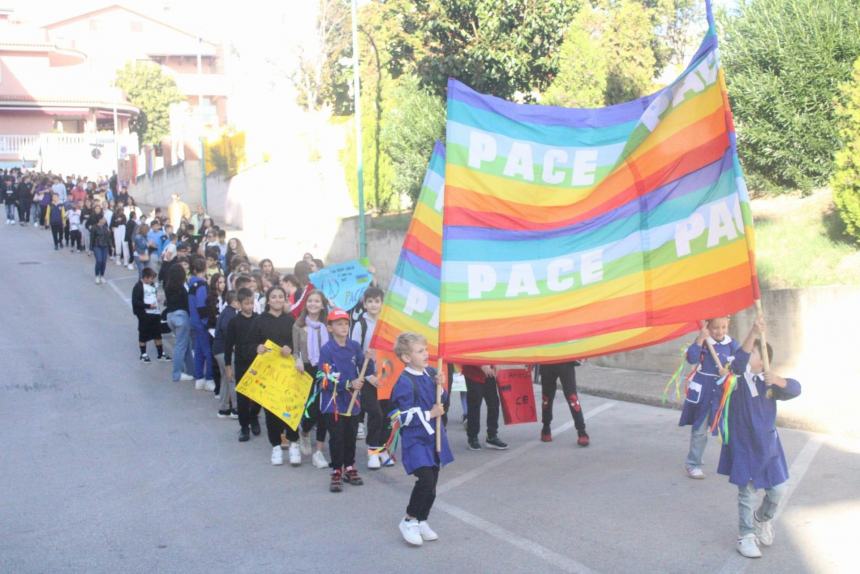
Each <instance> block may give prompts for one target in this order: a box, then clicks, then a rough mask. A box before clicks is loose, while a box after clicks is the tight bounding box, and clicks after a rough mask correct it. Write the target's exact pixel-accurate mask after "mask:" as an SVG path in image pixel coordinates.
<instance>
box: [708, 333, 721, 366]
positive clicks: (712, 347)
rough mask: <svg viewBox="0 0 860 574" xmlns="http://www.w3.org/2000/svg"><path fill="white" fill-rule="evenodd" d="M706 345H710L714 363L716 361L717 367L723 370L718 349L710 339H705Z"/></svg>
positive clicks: (709, 348)
mask: <svg viewBox="0 0 860 574" xmlns="http://www.w3.org/2000/svg"><path fill="white" fill-rule="evenodd" d="M705 345H707V346H708V351H710V352H711V358H712V359H714V363H716V365H717V368H718V369H719V370H721V371H722V370H723V364H722V363H721V362H720V357H719V355H717V351H716V350H715V349H714V346H713V345H712V344H711V342H710V341H709V340H708V339H705Z"/></svg>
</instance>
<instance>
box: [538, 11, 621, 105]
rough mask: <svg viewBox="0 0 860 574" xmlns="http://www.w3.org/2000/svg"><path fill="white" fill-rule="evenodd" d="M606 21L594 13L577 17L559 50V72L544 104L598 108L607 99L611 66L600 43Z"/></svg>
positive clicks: (581, 14)
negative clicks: (607, 85)
mask: <svg viewBox="0 0 860 574" xmlns="http://www.w3.org/2000/svg"><path fill="white" fill-rule="evenodd" d="M602 25H603V18H600V17H598V16H597V13H596V12H595V11H593V10H589V9H585V10H583V11H582V12H580V13H579V14H577V16H576V18H575V19H574V21H573V22H572V23H571V25H570V28H568V30H567V33H566V34H565V37H564V42H563V43H562V45H561V49H560V50H559V72H558V75H557V76H556V77H555V79H554V80H553V82H552V84H551V85H550V87H549V89H548V90H547V91H546V92H545V93H544V95H543V97H542V98H541V103H544V104H547V105H550V106H565V107H570V108H597V107H600V106H602V105H603V102H604V101H605V97H606V83H607V78H608V75H609V70H608V68H609V65H608V61H607V60H608V59H607V57H606V53H605V51H604V46H603V44H602V42H601V41H600V36H601V34H602Z"/></svg>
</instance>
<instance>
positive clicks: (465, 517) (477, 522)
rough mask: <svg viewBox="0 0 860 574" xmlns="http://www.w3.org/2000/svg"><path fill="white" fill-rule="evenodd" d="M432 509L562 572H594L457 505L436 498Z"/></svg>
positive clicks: (537, 570) (539, 569)
mask: <svg viewBox="0 0 860 574" xmlns="http://www.w3.org/2000/svg"><path fill="white" fill-rule="evenodd" d="M433 508H434V510H439V511H441V512H444V513H445V514H448V515H449V516H453V517H454V518H456V519H457V520H459V521H461V522H464V523H466V524H468V525H469V526H471V527H472V528H476V529H478V530H480V531H481V532H483V533H485V534H489V535H490V536H492V537H493V538H498V539H499V540H501V541H502V542H507V543H508V544H510V545H511V546H515V547H517V548H519V549H520V550H524V551H526V552H529V553H530V554H533V555H535V556H537V557H538V558H540V559H541V560H544V561H546V562H548V563H550V564H552V565H553V566H556V567H557V568H559V569H560V570H562V571H564V572H576V573H588V572H594V570H592V569H590V568H588V567H587V566H585V565H584V564H582V563H580V562H577V561H576V560H574V559H572V558H568V557H567V556H563V555H561V554H559V553H558V552H554V551H552V550H550V549H549V548H547V547H545V546H542V545H540V544H538V543H537V542H535V541H533V540H529V539H528V538H524V537H522V536H520V535H518V534H516V533H514V532H511V531H510V530H507V529H506V528H503V527H501V526H499V525H497V524H493V523H492V522H489V521H487V520H484V519H483V518H481V517H479V516H475V515H474V514H472V513H471V512H468V511H466V510H463V509H462V508H460V507H458V506H454V505H453V504H448V503H447V502H443V501H441V500H438V499H437V500H436V501H435V502H434V503H433ZM535 571H536V572H540V571H542V569H541V568H536V569H535Z"/></svg>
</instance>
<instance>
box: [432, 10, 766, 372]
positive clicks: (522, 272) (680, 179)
mask: <svg viewBox="0 0 860 574" xmlns="http://www.w3.org/2000/svg"><path fill="white" fill-rule="evenodd" d="M758 297H759V290H758V281H757V277H756V271H755V262H754V256H753V229H752V216H751V212H750V207H749V198H748V194H747V190H746V186H745V184H744V180H743V174H742V172H741V168H740V164H739V162H738V158H737V151H736V147H735V137H734V126H733V123H732V117H731V111H730V109H729V103H728V99H727V96H726V87H725V81H724V77H723V72H722V70H721V69H720V67H719V60H718V55H717V40H716V34H715V32H714V27H713V24H712V25H711V27H710V30H709V32H708V33H707V35H706V36H705V38H704V40H703V42H702V44H701V46H700V47H699V50H698V51H697V53H696V54H695V56H694V57H693V58H692V60H691V62H690V64H689V66H688V67H687V69H686V70H685V71H684V72H683V73H682V74H681V75H680V76H679V77H678V78H677V79H676V80H675V81H674V82H672V83H671V84H670V85H669V86H667V87H666V88H664V89H662V90H660V91H659V92H657V93H655V94H652V95H651V96H647V97H644V98H641V99H638V100H634V101H631V102H627V103H623V104H619V105H615V106H610V107H606V108H600V109H565V108H556V107H548V106H535V105H520V104H514V103H511V102H507V101H504V100H501V99H498V98H495V97H492V96H487V95H483V94H479V93H477V92H475V91H473V90H471V89H470V88H468V87H467V86H465V85H464V84H462V83H460V82H457V81H456V80H449V83H448V119H447V140H446V165H445V192H444V231H443V247H442V270H441V303H440V304H441V307H440V327H439V329H440V331H439V334H440V342H439V345H440V352H441V353H442V355H443V356H444V357H445V358H446V360H448V359H452V360H453V359H455V358H456V359H457V360H460V361H463V362H472V363H483V362H489V363H524V362H525V363H528V362H553V361H556V362H557V361H563V360H567V359H569V358H572V357H579V358H584V357H589V356H596V355H604V354H607V353H613V352H619V351H624V350H629V349H634V348H637V347H642V346H646V345H652V344H655V343H659V342H662V341H665V340H668V339H672V338H675V337H678V336H681V335H683V334H684V333H687V332H689V331H692V330H694V329H695V328H696V325H695V320H697V319H702V318H706V317H712V316H715V315H720V314H728V313H733V312H736V311H738V310H740V309H743V308H745V307H748V306H749V305H751V304H752V303H753V301H754V300H755V299H756V298H758Z"/></svg>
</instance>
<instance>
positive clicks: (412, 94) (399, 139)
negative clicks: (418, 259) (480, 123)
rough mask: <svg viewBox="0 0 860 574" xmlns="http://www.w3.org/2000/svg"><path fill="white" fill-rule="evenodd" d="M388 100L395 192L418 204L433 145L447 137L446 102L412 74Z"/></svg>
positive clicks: (387, 140)
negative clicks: (421, 84) (422, 86)
mask: <svg viewBox="0 0 860 574" xmlns="http://www.w3.org/2000/svg"><path fill="white" fill-rule="evenodd" d="M388 101H389V102H390V103H388V104H386V105H387V106H388V108H387V115H386V120H385V122H384V124H383V129H382V143H383V146H384V148H385V150H386V151H387V152H388V154H389V155H390V157H391V158H392V161H393V164H394V169H395V174H396V175H395V177H394V193H395V194H396V195H397V196H398V197H408V198H409V199H410V201H411V203H412V205H414V204H415V201H416V200H417V199H418V195H419V193H420V192H421V182H422V181H423V180H424V174H425V172H426V171H427V164H428V163H429V161H430V155H431V153H432V152H433V143H434V142H435V141H436V140H437V139H441V138H442V137H443V136H444V134H445V103H444V102H443V101H442V99H441V98H439V97H438V96H435V95H433V94H431V93H430V92H429V91H428V90H426V89H423V88H421V86H420V85H419V80H418V78H417V77H416V76H412V75H405V76H401V77H400V78H399V79H398V80H397V83H396V84H395V86H394V89H393V90H392V91H391V93H390V95H389V98H388Z"/></svg>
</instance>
